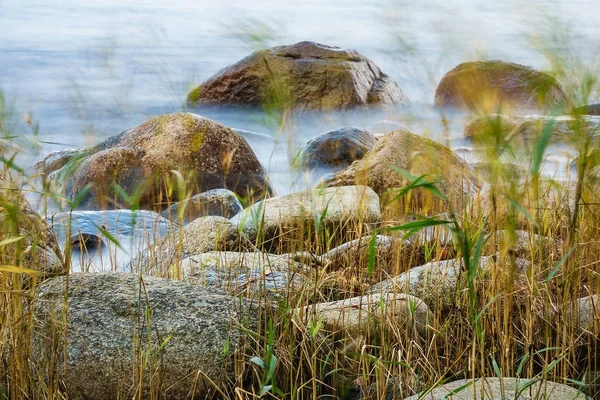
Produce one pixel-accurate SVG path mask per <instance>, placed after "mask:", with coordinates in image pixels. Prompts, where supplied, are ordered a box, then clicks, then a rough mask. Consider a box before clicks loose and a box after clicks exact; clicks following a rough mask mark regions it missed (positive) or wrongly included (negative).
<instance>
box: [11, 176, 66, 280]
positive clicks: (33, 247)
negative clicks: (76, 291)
mask: <svg viewBox="0 0 600 400" xmlns="http://www.w3.org/2000/svg"><path fill="white" fill-rule="evenodd" d="M18 237H22V238H21V239H20V240H16V239H17V238H18ZM11 239H13V240H15V241H13V242H7V243H5V244H4V245H2V251H1V252H0V265H4V266H21V267H24V268H27V269H29V270H33V271H36V274H35V279H37V280H38V282H39V281H42V280H44V279H46V278H49V277H52V276H57V275H62V274H65V273H66V272H67V271H66V269H65V264H64V261H63V256H62V252H61V251H60V248H59V246H58V241H57V239H56V235H55V234H54V232H53V231H52V229H50V227H49V226H48V225H47V224H46V221H45V220H44V219H43V218H42V217H41V216H40V215H38V213H36V212H35V211H34V210H33V209H32V208H31V205H30V204H29V202H28V201H27V199H25V196H23V193H22V192H21V189H20V188H18V186H17V185H16V184H15V182H13V181H12V180H11V179H10V178H9V177H8V176H6V175H4V173H2V172H1V171H0V242H2V241H5V240H8V241H10V240H11ZM32 279H34V276H33V275H29V276H27V280H28V281H29V280H32Z"/></svg>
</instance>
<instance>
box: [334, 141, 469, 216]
mask: <svg viewBox="0 0 600 400" xmlns="http://www.w3.org/2000/svg"><path fill="white" fill-rule="evenodd" d="M395 168H400V169H403V170H404V171H408V172H409V173H410V174H411V175H413V176H414V177H415V179H416V177H418V176H421V175H426V177H425V178H426V179H427V180H429V181H434V180H439V182H438V183H437V184H436V187H437V188H438V189H439V190H440V192H442V193H443V194H444V195H445V196H447V197H448V198H449V199H450V201H452V203H453V204H454V205H455V207H456V208H457V209H461V207H462V201H463V200H464V199H468V198H470V197H471V196H473V195H475V194H476V193H477V192H478V191H479V189H480V187H481V185H480V183H479V181H478V179H477V177H476V175H475V172H474V171H473V169H472V167H471V166H469V165H468V164H467V163H466V162H465V161H464V160H463V159H462V158H460V157H459V156H458V155H457V154H456V153H454V152H453V151H452V150H450V149H449V148H447V147H446V146H443V145H442V144H440V143H437V142H434V141H433V140H430V139H427V138H424V137H422V136H418V135H415V134H413V133H410V132H407V131H401V130H400V131H394V132H390V133H388V134H387V135H385V136H383V137H382V138H381V139H379V140H378V141H377V144H376V145H375V147H373V148H372V149H371V151H369V152H368V153H367V154H366V155H365V156H364V157H363V158H362V159H361V160H358V161H356V162H354V163H352V165H350V166H349V167H348V168H346V169H345V170H343V171H340V172H338V173H337V174H335V175H333V176H332V177H330V178H327V179H325V180H324V185H326V186H346V185H366V186H369V187H371V188H372V189H373V190H374V191H375V192H376V193H377V194H378V195H379V196H380V197H381V200H382V204H386V203H387V202H388V201H389V200H390V199H391V198H394V195H395V193H394V192H393V191H391V189H399V188H402V187H404V186H406V185H408V184H409V183H410V180H411V179H410V177H409V176H407V175H406V174H405V173H402V172H401V171H398V170H397V169H395ZM413 192H415V193H412V194H411V196H412V198H413V201H414V203H415V205H416V207H418V208H420V209H421V211H422V210H423V208H424V207H425V205H426V204H431V203H432V200H435V199H434V198H433V195H432V193H431V192H427V191H426V190H418V189H417V190H415V191H413Z"/></svg>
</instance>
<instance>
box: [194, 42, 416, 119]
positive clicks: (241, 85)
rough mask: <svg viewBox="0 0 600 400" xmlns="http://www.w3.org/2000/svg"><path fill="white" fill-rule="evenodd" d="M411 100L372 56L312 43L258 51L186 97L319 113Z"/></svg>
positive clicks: (204, 101) (212, 102) (196, 102)
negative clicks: (378, 65) (300, 109)
mask: <svg viewBox="0 0 600 400" xmlns="http://www.w3.org/2000/svg"><path fill="white" fill-rule="evenodd" d="M407 101H408V99H407V97H406V96H405V95H404V93H403V92H402V90H401V89H400V88H399V87H398V85H397V84H396V83H395V82H394V81H392V80H391V79H390V78H389V77H388V76H387V75H386V74H384V73H383V72H381V70H380V69H379V68H378V67H377V66H376V65H375V64H374V63H373V62H372V61H371V60H369V59H368V58H366V57H364V56H362V55H360V54H358V53H357V52H356V51H354V50H346V49H341V48H339V47H332V46H326V45H323V44H319V43H314V42H299V43H296V44H294V45H291V46H279V47H273V48H271V49H267V50H260V51H256V52H254V53H252V54H251V55H249V56H248V57H246V58H244V59H242V60H240V61H238V62H237V63H235V64H233V65H230V66H228V67H226V68H224V69H222V70H221V71H219V72H217V74H216V75H214V76H212V77H211V78H209V79H208V80H206V81H205V82H203V83H202V84H201V85H200V86H199V87H197V88H196V89H194V90H193V91H191V92H190V93H189V95H188V103H189V104H190V105H232V106H255V107H261V106H264V107H282V106H286V107H296V108H302V109H310V110H317V111H328V110H345V109H349V108H353V107H357V106H363V107H365V106H376V105H386V104H394V103H404V102H407Z"/></svg>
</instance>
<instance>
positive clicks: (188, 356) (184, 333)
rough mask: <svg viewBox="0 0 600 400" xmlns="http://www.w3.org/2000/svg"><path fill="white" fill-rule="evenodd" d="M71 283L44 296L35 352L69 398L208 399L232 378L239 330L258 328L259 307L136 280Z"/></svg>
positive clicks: (114, 277)
mask: <svg viewBox="0 0 600 400" xmlns="http://www.w3.org/2000/svg"><path fill="white" fill-rule="evenodd" d="M68 279H69V280H68V284H67V279H66V278H65V277H58V278H53V279H50V280H48V281H46V282H44V283H43V284H42V285H40V287H39V288H38V291H37V294H36V297H35V299H34V305H35V307H34V308H33V310H34V313H35V316H34V320H35V321H37V322H36V323H37V326H36V329H35V331H34V337H33V351H32V354H33V355H34V358H35V359H34V360H32V362H33V364H34V365H35V366H36V368H37V369H38V371H37V373H38V374H39V376H40V377H41V378H42V379H43V380H44V381H48V380H50V379H56V380H57V381H56V382H54V384H55V385H57V384H58V382H60V384H61V387H63V388H64V390H65V391H66V395H67V396H68V398H70V399H116V398H132V397H140V398H150V397H151V396H150V394H151V393H152V394H153V397H156V398H169V399H189V398H208V397H210V396H211V394H212V395H214V394H215V392H214V386H213V384H214V385H217V386H218V387H219V388H227V386H228V385H229V384H230V383H231V382H233V381H234V380H235V373H234V353H235V351H236V349H237V348H238V346H239V345H240V344H241V343H242V340H243V334H242V333H241V332H242V331H243V330H244V329H250V330H253V329H255V326H256V323H257V320H258V317H257V307H256V306H255V305H252V304H249V303H246V302H245V301H244V300H243V299H238V298H233V297H231V296H229V295H227V294H225V293H224V292H222V291H220V290H218V289H214V288H204V287H199V286H197V285H193V284H190V283H186V282H178V281H171V280H167V279H159V278H151V277H144V278H143V279H142V278H140V276H138V275H135V274H121V273H93V274H84V273H76V274H71V275H70V276H69V278H68ZM67 288H68V290H67ZM209 379H210V383H209V381H208V380H209ZM46 383H49V382H46ZM194 388H195V396H194V395H193V393H194Z"/></svg>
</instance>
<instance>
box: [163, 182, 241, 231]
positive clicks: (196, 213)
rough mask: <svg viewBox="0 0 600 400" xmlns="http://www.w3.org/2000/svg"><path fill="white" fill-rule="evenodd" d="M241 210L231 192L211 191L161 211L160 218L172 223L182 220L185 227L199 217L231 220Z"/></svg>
mask: <svg viewBox="0 0 600 400" xmlns="http://www.w3.org/2000/svg"><path fill="white" fill-rule="evenodd" d="M243 209H244V207H242V203H240V201H239V200H238V198H237V196H236V195H235V193H233V192H232V191H231V190H227V189H213V190H209V191H207V192H204V193H200V194H197V195H195V196H192V197H190V198H189V199H187V200H184V201H180V202H179V203H175V204H173V205H172V206H171V207H169V208H168V209H166V210H165V211H163V213H162V216H163V217H165V218H168V219H170V220H172V221H180V220H181V219H183V224H184V225H187V224H189V223H190V222H192V221H193V220H195V219H196V218H200V217H207V216H220V217H225V218H231V217H233V216H234V215H236V214H237V213H239V212H240V211H242V210H243Z"/></svg>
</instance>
